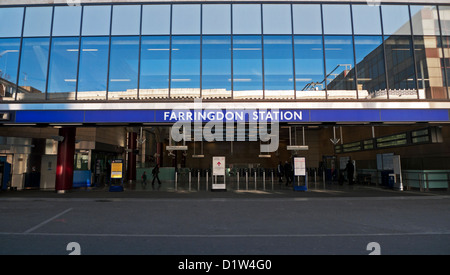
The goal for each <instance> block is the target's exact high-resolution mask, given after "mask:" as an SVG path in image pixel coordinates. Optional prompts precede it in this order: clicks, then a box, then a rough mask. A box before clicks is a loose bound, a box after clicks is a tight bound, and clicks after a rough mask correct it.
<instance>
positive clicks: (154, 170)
mask: <svg viewBox="0 0 450 275" xmlns="http://www.w3.org/2000/svg"><path fill="white" fill-rule="evenodd" d="M152 174H153V181H152V185H154V184H155V179H158V184H160V185H161V181H160V180H159V176H158V174H159V164H156V166H155V168H153V170H152Z"/></svg>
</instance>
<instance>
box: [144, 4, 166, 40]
mask: <svg viewBox="0 0 450 275" xmlns="http://www.w3.org/2000/svg"><path fill="white" fill-rule="evenodd" d="M142 34H143V35H146V34H170V5H143V6H142Z"/></svg>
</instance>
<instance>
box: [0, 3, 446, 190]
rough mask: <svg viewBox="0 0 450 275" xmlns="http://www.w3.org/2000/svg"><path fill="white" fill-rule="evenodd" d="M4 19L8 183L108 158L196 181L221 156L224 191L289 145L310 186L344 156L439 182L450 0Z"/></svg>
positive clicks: (163, 6)
mask: <svg viewBox="0 0 450 275" xmlns="http://www.w3.org/2000/svg"><path fill="white" fill-rule="evenodd" d="M0 22H1V23H0V163H1V165H0V168H1V169H0V170H1V171H0V173H1V174H2V176H1V186H2V189H3V190H6V189H7V188H13V189H31V188H40V189H49V190H57V191H61V192H64V191H67V190H70V189H72V188H76V187H86V186H104V185H105V184H108V183H109V182H110V178H111V169H112V168H111V163H113V162H114V161H116V160H122V161H123V180H124V181H125V182H131V183H133V182H134V183H136V182H139V181H140V179H141V174H142V173H143V171H147V174H148V175H149V176H148V177H149V180H151V169H152V167H154V166H155V165H156V164H159V165H160V166H161V171H162V173H161V178H162V179H163V181H167V182H172V181H173V180H174V175H175V173H177V175H182V174H183V173H184V172H185V171H189V172H191V173H189V180H191V176H192V177H196V176H197V177H201V178H202V184H203V181H204V180H206V179H207V178H208V177H209V176H211V173H212V171H211V169H212V168H213V167H212V166H213V163H212V160H213V157H214V156H223V157H225V159H226V163H225V167H226V171H227V177H229V181H228V182H233V184H234V185H231V184H230V187H229V188H239V185H237V186H236V181H237V182H239V177H242V176H243V175H244V173H248V174H249V176H250V177H251V176H254V175H257V176H256V177H260V176H261V174H262V175H264V177H265V178H269V177H270V176H271V175H273V173H275V177H276V171H277V166H278V164H279V163H282V164H285V163H286V162H288V163H291V162H292V158H293V157H294V156H297V157H302V158H304V161H305V166H306V171H307V173H308V175H309V177H310V179H309V182H312V178H313V177H314V182H317V181H318V180H317V178H319V181H321V180H322V179H323V180H324V181H327V182H328V181H333V180H338V178H339V174H338V173H339V170H342V169H344V168H345V167H344V166H345V164H346V162H347V161H348V160H351V161H353V163H354V165H355V167H356V176H355V178H356V179H357V180H360V181H361V182H366V181H369V183H376V184H385V182H384V181H383V180H382V178H383V177H384V176H385V175H386V174H387V173H394V174H395V171H393V170H398V169H399V167H398V166H400V169H401V172H400V174H401V175H402V181H403V185H406V186H408V187H412V188H415V187H416V188H421V189H423V188H429V189H431V188H448V184H449V179H450V127H449V126H450V125H449V122H450V117H449V111H450V90H449V85H450V84H449V82H450V5H449V3H448V1H445V0H434V1H420V0H419V1H416V0H414V1H400V0H397V1H384V0H383V1H318V0H317V1H315V0H310V1H264V0H261V1H245V0H244V1H242V0H241V1H212V0H211V1H180V0H179V1H163V0H160V1H153V0H142V1H138V0H136V1H121V0H117V1H116V0H109V1H104V0H90V1H83V0H81V1H77V0H69V1H66V0H60V1H56V0H55V1H50V0H32V1H25V0H2V1H0ZM178 124H180V125H182V126H183V127H179V128H176V127H173V126H174V125H177V126H179V125H178ZM174 129H175V130H174ZM180 136H181V138H180ZM393 155H395V156H399V157H398V158H395V161H394V162H395V163H394V162H393V161H392V159H393V158H392V156H393ZM394 166H395V167H394ZM391 170H392V171H391ZM237 172H240V174H239V175H240V176H239V177H238V176H237ZM206 175H209V176H206ZM269 175H270V176H269ZM358 176H361V177H359V178H358ZM233 177H234V178H233ZM316 177H317V178H316ZM178 179H179V178H178ZM260 179H261V178H258V181H259V180H260ZM396 180H397V178H396ZM189 182H190V181H189ZM193 182H197V181H196V180H194V181H193ZM198 182H199V186H200V178H199V180H198ZM242 182H244V179H241V183H242ZM276 182H277V183H278V178H276ZM167 184H172V183H167ZM258 184H259V183H258ZM189 188H190V187H189ZM241 188H242V187H241ZM255 188H256V180H255Z"/></svg>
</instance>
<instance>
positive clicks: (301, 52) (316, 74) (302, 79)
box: [294, 36, 325, 99]
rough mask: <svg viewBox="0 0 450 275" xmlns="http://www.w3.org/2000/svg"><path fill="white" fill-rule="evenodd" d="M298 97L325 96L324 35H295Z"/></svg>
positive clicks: (313, 97) (314, 97)
mask: <svg viewBox="0 0 450 275" xmlns="http://www.w3.org/2000/svg"><path fill="white" fill-rule="evenodd" d="M294 52H295V81H296V87H297V98H309V99H316V98H322V99H324V98H325V92H324V91H325V86H324V84H325V76H324V74H323V73H324V70H323V46H322V36H295V37H294Z"/></svg>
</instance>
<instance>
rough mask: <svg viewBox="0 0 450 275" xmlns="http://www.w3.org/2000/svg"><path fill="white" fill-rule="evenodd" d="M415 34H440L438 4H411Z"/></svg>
mask: <svg viewBox="0 0 450 275" xmlns="http://www.w3.org/2000/svg"><path fill="white" fill-rule="evenodd" d="M410 8H411V20H412V27H413V34H415V35H440V34H441V32H440V31H439V18H438V14H437V13H438V12H437V7H436V6H415V5H413V6H410Z"/></svg>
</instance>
